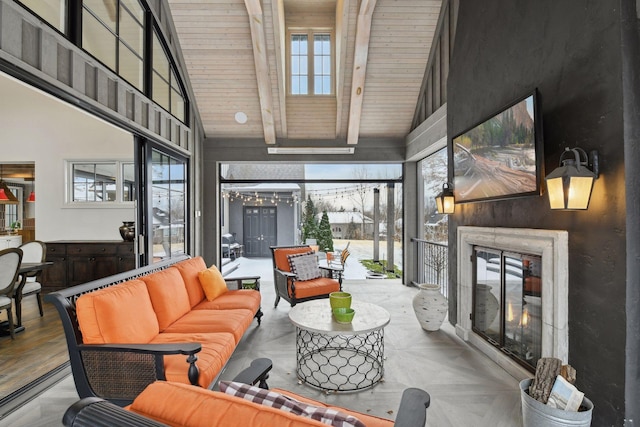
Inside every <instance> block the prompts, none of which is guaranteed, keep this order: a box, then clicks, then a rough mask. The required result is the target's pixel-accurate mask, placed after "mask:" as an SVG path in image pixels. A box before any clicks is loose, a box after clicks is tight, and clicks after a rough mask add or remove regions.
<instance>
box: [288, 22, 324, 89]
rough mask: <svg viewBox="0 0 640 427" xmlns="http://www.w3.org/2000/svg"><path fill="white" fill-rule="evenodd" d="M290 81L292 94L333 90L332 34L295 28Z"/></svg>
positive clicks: (292, 41)
mask: <svg viewBox="0 0 640 427" xmlns="http://www.w3.org/2000/svg"><path fill="white" fill-rule="evenodd" d="M289 40H290V45H289V52H290V55H289V65H290V66H289V76H290V78H289V81H290V86H289V87H290V89H289V92H290V93H291V95H331V94H332V93H333V61H332V58H333V49H332V42H331V33H330V32H328V31H326V30H324V31H317V30H291V36H290V39H289Z"/></svg>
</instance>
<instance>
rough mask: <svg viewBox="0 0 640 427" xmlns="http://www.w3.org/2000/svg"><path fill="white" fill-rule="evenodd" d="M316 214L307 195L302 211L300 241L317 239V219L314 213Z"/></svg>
mask: <svg viewBox="0 0 640 427" xmlns="http://www.w3.org/2000/svg"><path fill="white" fill-rule="evenodd" d="M317 214H318V212H317V210H316V207H315V205H314V204H313V200H311V196H307V202H306V203H305V206H304V213H303V214H302V242H303V243H304V242H306V241H307V239H316V240H317V239H318V237H317V234H318V221H317V220H316V215H317Z"/></svg>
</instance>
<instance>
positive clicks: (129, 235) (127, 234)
mask: <svg viewBox="0 0 640 427" xmlns="http://www.w3.org/2000/svg"><path fill="white" fill-rule="evenodd" d="M119 230H120V236H122V240H124V241H125V242H133V240H134V239H135V237H136V226H135V222H133V221H122V225H121V226H120V228H119Z"/></svg>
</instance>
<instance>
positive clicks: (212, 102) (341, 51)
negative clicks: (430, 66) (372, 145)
mask: <svg viewBox="0 0 640 427" xmlns="http://www.w3.org/2000/svg"><path fill="white" fill-rule="evenodd" d="M441 3H442V2H441V0H360V1H358V0H263V1H260V0H169V5H170V8H171V13H172V15H173V20H174V22H175V26H176V29H177V33H178V37H179V42H180V46H181V48H182V51H183V56H184V60H185V63H186V66H187V70H188V73H189V78H190V81H191V84H192V86H193V90H194V92H195V101H196V104H197V107H198V110H199V113H200V116H201V118H202V121H203V126H204V130H205V134H206V136H207V138H216V139H225V138H260V139H264V140H265V143H266V144H279V143H280V142H282V141H284V140H296V141H298V140H301V141H302V143H304V141H306V140H335V141H336V144H345V145H347V144H348V145H352V146H353V145H355V144H357V143H358V141H359V138H402V137H404V136H406V135H407V134H408V133H409V131H410V126H411V122H412V119H413V115H414V111H415V108H416V102H417V97H418V93H419V91H420V87H421V84H422V80H423V77H424V72H425V67H426V64H427V59H428V57H429V51H430V48H431V42H432V40H433V34H434V31H435V28H436V24H437V21H438V15H439V13H440V7H441ZM292 28H294V29H296V28H321V29H330V30H331V32H332V36H333V37H334V39H335V47H334V56H333V57H334V61H333V65H334V67H335V69H334V73H335V88H334V90H333V93H332V95H323V96H300V95H290V94H289V93H288V84H287V67H288V62H287V58H286V57H287V52H288V47H287V40H288V37H289V33H288V31H289V30H290V29H292ZM237 113H240V115H239V116H240V117H241V116H242V115H243V114H244V115H246V118H247V120H246V122H245V123H239V122H238V120H236V114H237ZM240 121H242V120H240Z"/></svg>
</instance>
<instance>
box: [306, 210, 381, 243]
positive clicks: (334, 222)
mask: <svg viewBox="0 0 640 427" xmlns="http://www.w3.org/2000/svg"><path fill="white" fill-rule="evenodd" d="M327 216H328V217H329V224H331V233H332V235H333V238H334V239H348V238H352V237H351V236H348V235H347V230H348V229H349V224H350V223H351V222H353V223H355V225H356V226H357V227H358V230H361V228H362V218H363V215H362V213H360V212H352V211H351V212H349V211H347V212H327ZM320 219H322V214H321V213H320V214H318V222H320ZM372 234H373V220H372V219H371V218H369V217H367V216H365V217H364V235H365V236H371V235H372Z"/></svg>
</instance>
